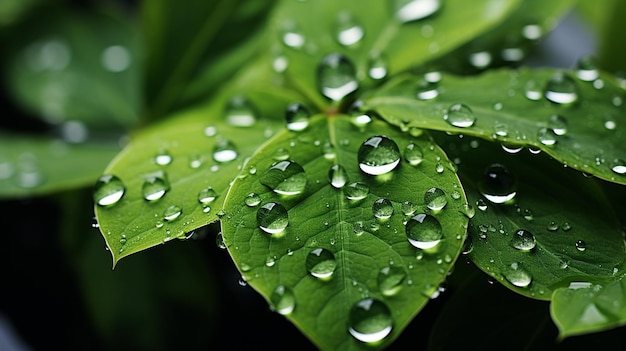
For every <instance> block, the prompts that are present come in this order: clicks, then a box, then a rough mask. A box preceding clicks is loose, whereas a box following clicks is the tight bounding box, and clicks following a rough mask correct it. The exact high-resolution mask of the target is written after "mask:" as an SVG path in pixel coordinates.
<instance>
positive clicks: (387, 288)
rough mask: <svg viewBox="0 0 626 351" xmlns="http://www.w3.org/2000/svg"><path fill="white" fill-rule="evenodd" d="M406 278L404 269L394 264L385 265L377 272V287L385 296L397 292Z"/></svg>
mask: <svg viewBox="0 0 626 351" xmlns="http://www.w3.org/2000/svg"><path fill="white" fill-rule="evenodd" d="M405 279H406V272H405V271H404V269H402V268H400V267H396V266H390V267H385V268H383V269H381V270H380V272H378V289H379V290H380V292H381V293H382V294H383V295H385V296H393V295H395V294H397V293H398V291H399V290H400V288H401V287H402V283H403V282H404V280H405Z"/></svg>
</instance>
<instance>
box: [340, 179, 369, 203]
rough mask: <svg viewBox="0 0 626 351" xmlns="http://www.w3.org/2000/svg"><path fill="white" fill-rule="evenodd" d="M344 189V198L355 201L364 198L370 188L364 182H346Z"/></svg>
mask: <svg viewBox="0 0 626 351" xmlns="http://www.w3.org/2000/svg"><path fill="white" fill-rule="evenodd" d="M345 191H346V198H347V199H348V200H353V201H357V200H362V199H364V198H366V197H367V195H368V194H369V193H370V188H369V187H368V186H367V185H366V184H364V183H360V182H355V183H351V184H348V186H347V187H346V188H345Z"/></svg>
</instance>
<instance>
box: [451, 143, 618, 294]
mask: <svg viewBox="0 0 626 351" xmlns="http://www.w3.org/2000/svg"><path fill="white" fill-rule="evenodd" d="M458 140H459V141H457V142H454V141H453V142H451V143H450V145H449V146H448V147H447V148H446V149H447V151H448V154H449V156H450V157H451V158H452V159H456V160H457V161H459V162H460V164H459V175H460V177H461V180H462V183H463V185H464V187H465V189H466V192H467V196H468V199H469V201H470V203H471V204H473V205H475V206H476V214H475V216H474V217H473V218H472V220H471V221H470V225H469V238H470V239H471V242H472V244H473V245H472V249H471V252H470V253H469V256H470V258H471V259H472V261H474V263H476V265H477V266H478V267H479V268H480V269H482V270H483V271H485V272H486V273H488V274H489V275H491V276H493V277H494V278H496V279H497V280H498V281H500V282H502V283H503V284H504V285H506V286H507V287H509V288H511V289H512V290H514V291H515V292H517V293H520V294H522V295H526V296H529V297H533V298H536V299H543V300H548V299H550V297H551V295H552V291H553V290H555V289H557V288H560V287H562V286H568V284H569V283H570V282H571V281H575V280H578V279H588V278H589V277H593V276H602V275H611V274H614V273H615V272H616V271H617V270H618V269H619V267H621V266H622V264H623V263H624V261H625V260H626V253H625V251H624V240H623V235H622V230H621V228H620V224H619V221H618V220H617V217H616V216H615V213H614V212H613V210H612V208H611V206H610V204H609V202H608V201H607V200H606V198H605V197H604V196H603V194H602V190H601V188H600V187H599V185H598V184H597V180H596V179H592V178H587V177H584V176H583V175H582V174H581V173H579V172H576V171H574V170H571V169H567V168H563V167H561V166H560V165H559V164H558V163H557V162H555V161H554V160H551V159H550V158H549V157H547V156H546V155H544V154H539V155H533V154H532V153H529V152H518V153H517V154H509V153H508V152H506V151H504V150H502V148H501V147H500V146H499V145H497V144H496V143H488V142H484V141H480V142H479V141H478V140H477V139H473V138H468V137H464V138H463V139H458ZM441 145H442V146H445V145H448V144H447V143H443V142H442V143H441ZM494 164H495V165H498V166H495V167H494ZM508 198H510V199H509V200H507V199H508ZM489 199H492V200H489ZM521 231H524V232H521Z"/></svg>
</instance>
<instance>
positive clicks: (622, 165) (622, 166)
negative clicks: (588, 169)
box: [611, 159, 626, 175]
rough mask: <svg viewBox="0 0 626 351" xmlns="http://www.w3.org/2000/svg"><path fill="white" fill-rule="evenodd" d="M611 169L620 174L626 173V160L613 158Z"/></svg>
mask: <svg viewBox="0 0 626 351" xmlns="http://www.w3.org/2000/svg"><path fill="white" fill-rule="evenodd" d="M611 170H612V171H613V172H614V173H617V174H619V175H625V174H626V162H625V161H624V160H621V159H615V160H613V162H612V164H611Z"/></svg>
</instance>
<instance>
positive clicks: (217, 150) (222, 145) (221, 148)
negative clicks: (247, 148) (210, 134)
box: [213, 139, 239, 163]
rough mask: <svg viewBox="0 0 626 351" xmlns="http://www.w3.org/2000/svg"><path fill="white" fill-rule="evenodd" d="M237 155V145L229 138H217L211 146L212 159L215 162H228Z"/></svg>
mask: <svg viewBox="0 0 626 351" xmlns="http://www.w3.org/2000/svg"><path fill="white" fill-rule="evenodd" d="M238 155H239V154H238V151H237V147H235V144H233V143H232V142H231V141H229V140H226V139H222V140H218V141H217V142H216V143H215V145H214V146H213V159H214V160H215V161H216V162H219V163H224V162H230V161H233V160H235V159H236V158H237V156H238Z"/></svg>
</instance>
